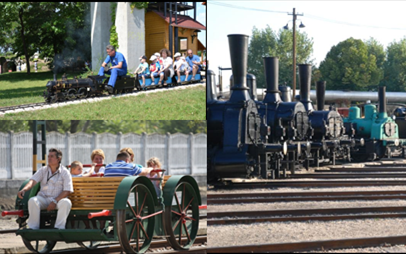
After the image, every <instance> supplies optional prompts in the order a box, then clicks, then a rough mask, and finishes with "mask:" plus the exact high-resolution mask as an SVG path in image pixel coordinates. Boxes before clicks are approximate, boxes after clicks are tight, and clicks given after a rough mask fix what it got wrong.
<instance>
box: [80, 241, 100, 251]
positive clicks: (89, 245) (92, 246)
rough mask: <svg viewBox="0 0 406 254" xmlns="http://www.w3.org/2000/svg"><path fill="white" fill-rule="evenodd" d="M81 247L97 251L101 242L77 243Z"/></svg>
mask: <svg viewBox="0 0 406 254" xmlns="http://www.w3.org/2000/svg"><path fill="white" fill-rule="evenodd" d="M76 243H77V244H78V245H79V246H80V247H83V248H86V249H87V250H94V249H96V248H97V247H98V246H99V245H100V242H98V241H89V242H88V243H87V242H86V243H84V242H76Z"/></svg>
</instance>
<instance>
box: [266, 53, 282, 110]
mask: <svg viewBox="0 0 406 254" xmlns="http://www.w3.org/2000/svg"><path fill="white" fill-rule="evenodd" d="M264 68H265V82H266V96H265V98H264V100H263V101H264V102H266V103H279V102H281V101H282V100H281V97H280V95H279V89H278V85H279V84H278V83H279V59H278V58H277V57H264Z"/></svg>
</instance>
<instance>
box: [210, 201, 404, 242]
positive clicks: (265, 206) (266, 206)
mask: <svg viewBox="0 0 406 254" xmlns="http://www.w3.org/2000/svg"><path fill="white" fill-rule="evenodd" d="M381 206H405V207H406V200H376V201H363V200H351V201H318V202H317V201H309V202H273V203H245V204H244V203H239V204H229V205H210V206H209V207H208V212H227V211H251V210H287V209H316V208H348V207H381ZM405 234H406V230H405Z"/></svg>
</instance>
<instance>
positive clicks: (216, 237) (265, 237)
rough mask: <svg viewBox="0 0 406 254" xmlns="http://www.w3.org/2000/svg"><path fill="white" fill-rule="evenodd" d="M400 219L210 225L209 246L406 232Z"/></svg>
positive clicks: (405, 221) (403, 220)
mask: <svg viewBox="0 0 406 254" xmlns="http://www.w3.org/2000/svg"><path fill="white" fill-rule="evenodd" d="M405 224H406V218H401V219H365V220H346V221H345V220H342V221H331V222H319V221H309V222H278V223H254V224H251V225H227V226H209V227H208V229H207V231H208V232H207V235H208V243H209V246H213V247H214V246H232V245H252V244H267V243H268V244H269V243H286V242H300V241H319V240H328V239H342V238H364V237H378V236H395V235H406V230H405V227H404V225H405Z"/></svg>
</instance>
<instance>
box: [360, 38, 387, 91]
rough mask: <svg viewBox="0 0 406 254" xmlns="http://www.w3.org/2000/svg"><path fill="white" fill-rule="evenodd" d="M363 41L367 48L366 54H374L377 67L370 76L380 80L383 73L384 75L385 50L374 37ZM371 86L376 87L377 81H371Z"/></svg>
mask: <svg viewBox="0 0 406 254" xmlns="http://www.w3.org/2000/svg"><path fill="white" fill-rule="evenodd" d="M364 43H365V44H366V45H367V49H368V54H370V55H371V54H372V55H374V56H375V59H376V62H375V63H376V67H377V68H378V71H376V72H373V75H376V76H373V77H371V79H372V80H379V81H381V80H382V79H383V75H384V69H383V67H384V63H385V61H386V53H385V50H384V48H383V45H382V44H379V42H378V41H377V40H375V39H374V38H372V37H371V38H370V39H369V40H366V41H364ZM372 85H373V86H375V87H376V85H378V84H377V83H373V84H372Z"/></svg>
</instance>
